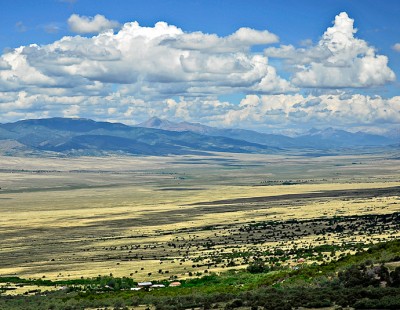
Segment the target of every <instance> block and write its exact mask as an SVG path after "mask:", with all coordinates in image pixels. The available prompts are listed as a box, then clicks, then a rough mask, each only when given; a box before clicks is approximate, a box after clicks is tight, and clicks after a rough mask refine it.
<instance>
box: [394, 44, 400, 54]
mask: <svg viewBox="0 0 400 310" xmlns="http://www.w3.org/2000/svg"><path fill="white" fill-rule="evenodd" d="M393 49H394V50H395V51H396V52H400V43H396V44H395V45H393Z"/></svg>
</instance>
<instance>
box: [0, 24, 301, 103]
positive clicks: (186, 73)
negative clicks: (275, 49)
mask: <svg viewBox="0 0 400 310" xmlns="http://www.w3.org/2000/svg"><path fill="white" fill-rule="evenodd" d="M192 37H196V40H197V41H198V42H202V41H204V42H206V44H208V46H209V47H210V48H208V49H206V50H204V48H203V46H201V45H199V46H197V45H196V44H189V45H190V46H189V45H188V42H189V41H190V42H191V40H192ZM188 38H189V39H188ZM210 38H212V39H210ZM275 40H277V37H276V36H275V35H273V34H271V33H269V32H268V31H258V30H253V29H249V28H241V29H239V30H238V31H236V32H235V33H233V34H232V35H229V36H227V37H218V36H216V35H209V34H202V33H200V32H196V33H185V32H184V31H183V30H182V29H180V28H178V27H176V26H173V25H169V24H167V23H165V22H158V23H156V24H155V26H154V27H142V26H140V25H139V24H138V23H137V22H132V23H126V24H125V25H124V26H123V27H122V29H121V30H120V31H119V32H117V33H113V31H104V32H102V33H100V34H99V35H96V36H93V37H82V36H74V37H72V36H71V37H63V38H62V39H61V40H58V41H55V42H54V43H52V44H48V45H44V46H39V45H36V44H32V45H29V46H23V47H20V48H17V49H15V50H13V51H11V52H9V53H6V54H4V55H3V56H2V57H1V59H2V61H1V62H0V64H1V63H7V64H8V65H9V67H10V69H9V70H3V71H0V85H2V86H3V88H4V89H5V90H9V91H14V90H17V89H20V88H24V87H29V88H30V89H33V88H34V87H35V86H36V87H37V88H40V90H42V89H43V88H46V89H49V88H52V89H62V90H64V92H68V91H70V93H76V89H77V87H79V89H81V90H86V91H89V90H91V91H92V92H95V90H96V89H97V90H99V91H102V92H104V90H105V89H106V88H107V86H110V87H111V85H112V84H116V85H120V86H119V87H120V89H121V91H122V92H124V94H132V93H134V94H135V95H136V96H137V97H142V98H146V99H154V97H163V98H165V97H167V96H175V95H185V96H207V95H210V94H213V95H219V94H222V93H230V92H233V91H243V92H248V91H257V92H261V93H281V92H287V91H293V90H295V88H294V87H293V86H292V85H291V84H290V83H289V82H288V81H286V80H284V79H282V78H281V77H279V75H278V74H277V72H276V70H275V69H274V68H273V67H272V66H270V65H269V63H268V58H267V57H265V56H262V55H256V54H252V53H250V52H249V51H248V50H249V49H250V47H251V46H252V45H255V44H265V43H267V42H274V41H275ZM178 42H182V44H178ZM207 42H211V43H207ZM225 44H226V46H227V47H226V48H225V50H223V48H222V47H223V46H224V45H225ZM99 94H100V93H99Z"/></svg>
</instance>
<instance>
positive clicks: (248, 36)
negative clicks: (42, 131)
mask: <svg viewBox="0 0 400 310" xmlns="http://www.w3.org/2000/svg"><path fill="white" fill-rule="evenodd" d="M77 17H78V20H80V21H82V20H84V18H83V17H79V16H77ZM95 19H96V17H95V18H92V19H90V18H88V19H87V20H86V21H85V20H84V22H83V23H82V24H83V25H85V26H84V27H81V28H80V29H81V30H80V31H81V33H85V32H87V31H89V30H88V29H94V28H96V27H97V28H96V31H95V32H100V33H99V34H97V35H93V36H80V35H76V36H66V37H63V38H61V39H60V40H57V41H55V42H53V43H51V44H48V45H36V44H31V45H28V46H21V47H19V48H16V49H13V50H9V51H6V52H4V53H3V54H2V55H1V56H0V90H1V92H0V114H1V115H2V120H3V121H4V120H7V121H12V120H17V119H21V118H37V117H51V116H80V117H87V118H95V119H98V120H112V121H121V122H125V123H128V124H135V123H138V122H141V121H144V120H145V119H147V118H148V117H151V116H161V117H165V118H169V119H172V120H177V121H178V120H186V121H193V122H202V123H205V124H208V125H212V126H225V127H242V128H246V127H247V128H253V129H258V130H274V131H280V130H288V129H289V130H297V128H302V127H304V128H309V127H311V126H320V127H326V126H332V125H336V126H342V127H344V128H365V127H366V126H369V127H370V128H379V127H382V128H383V127H387V126H389V127H390V126H392V125H391V124H393V126H395V125H396V124H398V123H400V114H399V113H398V111H399V110H400V97H399V96H397V97H393V98H389V99H384V98H381V97H371V96H365V95H356V94H351V93H350V94H349V93H345V92H341V93H338V92H334V94H333V95H332V94H326V93H325V94H323V93H322V92H321V95H309V96H305V95H302V94H295V93H294V92H295V91H299V90H300V89H299V87H313V88H314V87H315V88H317V87H322V88H324V87H334V88H342V87H367V86H375V85H380V84H382V83H385V82H388V81H391V80H393V79H394V74H393V72H392V71H391V70H390V69H389V67H388V65H387V58H386V56H382V55H378V54H376V52H375V50H374V49H373V48H372V47H370V46H369V45H368V44H367V43H366V42H365V41H363V40H360V39H357V38H355V37H354V34H355V33H356V30H355V29H354V27H353V21H352V20H351V19H350V18H349V17H348V16H347V15H346V14H345V13H342V14H340V15H338V17H337V19H335V23H334V25H333V26H332V27H330V28H328V30H327V31H326V32H325V33H324V35H323V36H322V38H321V40H320V41H319V42H318V43H317V44H315V45H312V44H311V42H309V41H308V42H305V47H303V48H295V47H294V46H291V45H287V46H280V47H278V48H267V49H266V51H265V53H264V54H261V53H253V52H252V51H251V50H252V49H251V48H252V47H253V46H255V45H265V44H271V43H276V42H278V37H277V36H276V35H275V34H272V33H270V32H268V31H266V30H255V29H250V28H240V29H238V30H237V31H235V32H234V33H232V34H230V35H227V36H225V37H221V36H218V35H216V34H206V33H202V32H185V31H183V30H182V29H180V28H178V27H176V26H174V25H169V24H167V23H165V22H158V23H156V24H155V25H154V26H153V27H143V26H140V25H139V23H138V22H130V23H126V24H124V25H123V26H122V27H121V28H120V29H119V31H118V32H116V33H114V31H112V30H106V29H107V28H110V27H109V26H107V27H106V26H104V27H103V28H102V27H99V26H96V27H94V26H93V25H92V24H91V23H93V22H94V21H95ZM85 22H87V23H86V24H85ZM85 27H86V28H85ZM91 27H92V28H91ZM83 29H86V30H85V31H83ZM90 31H94V30H90ZM310 44H311V45H310ZM271 57H275V58H284V59H285V62H286V64H288V65H290V66H287V67H285V68H288V67H292V68H294V71H293V77H292V79H291V80H287V79H285V78H283V77H281V76H280V75H279V73H278V71H277V69H276V68H275V67H274V66H273V65H272V64H271V62H270V58H271ZM378 69H379V70H378ZM238 93H242V94H244V95H242V96H244V98H243V100H241V102H240V104H234V103H230V102H227V101H221V100H219V99H218V98H220V96H221V95H225V94H228V95H230V94H238ZM314 93H317V92H314Z"/></svg>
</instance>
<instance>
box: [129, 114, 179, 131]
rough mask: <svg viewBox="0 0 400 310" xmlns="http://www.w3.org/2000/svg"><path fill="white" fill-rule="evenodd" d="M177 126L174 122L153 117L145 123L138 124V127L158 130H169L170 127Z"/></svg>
mask: <svg viewBox="0 0 400 310" xmlns="http://www.w3.org/2000/svg"><path fill="white" fill-rule="evenodd" d="M174 125H176V124H175V123H173V122H170V121H168V120H166V119H162V118H159V117H157V116H153V117H151V118H149V119H148V120H147V121H144V122H143V123H140V124H137V125H136V126H137V127H145V128H156V129H167V128H168V127H170V126H174Z"/></svg>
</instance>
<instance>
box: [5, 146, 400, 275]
mask: <svg viewBox="0 0 400 310" xmlns="http://www.w3.org/2000/svg"><path fill="white" fill-rule="evenodd" d="M0 162H1V167H0V169H1V170H0V187H1V190H0V212H1V217H0V240H2V241H1V243H2V244H1V248H0V275H1V276H3V277H5V276H18V277H22V278H46V279H52V280H58V279H60V280H61V279H76V278H81V277H85V278H86V277H95V276H97V275H109V274H112V275H113V276H117V277H122V276H127V277H132V278H134V279H135V280H136V281H146V280H154V279H167V278H170V279H176V278H178V279H182V278H188V277H192V276H193V277H194V276H200V275H204V274H207V273H209V272H217V273H218V272H221V271H223V270H227V269H232V268H245V267H246V266H247V265H248V264H249V263H250V262H252V261H254V260H255V259H257V258H258V257H261V256H262V257H264V258H265V259H266V262H267V263H268V264H270V265H282V266H290V267H293V268H295V266H297V265H298V264H309V263H312V262H317V263H319V262H324V261H330V260H332V259H334V258H337V257H340V256H341V255H344V254H346V253H354V252H356V251H357V250H358V249H360V248H365V247H368V245H369V244H371V243H376V242H379V241H383V240H385V241H386V240H391V239H395V238H398V237H399V235H400V225H399V223H400V221H399V218H400V181H399V175H400V161H399V158H398V156H396V154H394V153H390V152H387V153H366V154H364V155H357V156H355V155H342V156H338V155H332V156H321V157H317V156H304V155H296V154H293V155H285V156H283V155H249V154H221V153H215V154H213V155H210V156H169V157H128V156H126V157H124V156H120V157H118V156H109V157H78V158H57V157H48V158H34V157H32V158H19V157H1V158H0ZM310 249H312V251H311V250H310Z"/></svg>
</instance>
